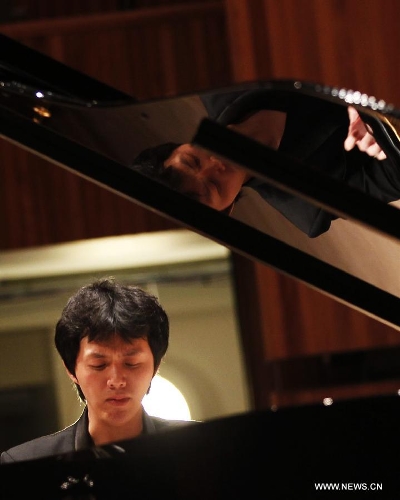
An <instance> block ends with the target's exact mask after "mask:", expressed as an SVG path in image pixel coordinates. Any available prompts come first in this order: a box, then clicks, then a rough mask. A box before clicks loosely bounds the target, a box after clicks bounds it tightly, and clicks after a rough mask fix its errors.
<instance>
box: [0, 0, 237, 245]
mask: <svg viewBox="0 0 400 500" xmlns="http://www.w3.org/2000/svg"><path fill="white" fill-rule="evenodd" d="M0 32H2V33H4V34H5V35H8V36H10V37H12V38H14V39H16V40H18V41H21V42H22V43H24V44H26V45H28V46H29V47H32V48H34V49H36V50H39V51H40V52H42V53H45V54H47V55H49V56H51V57H53V58H54V59H57V60H59V61H61V62H63V63H66V64H67V65H69V66H71V67H73V68H74V69H77V70H79V71H83V72H84V73H86V74H88V75H90V76H92V77H94V78H97V79H98V80H101V81H103V82H104V83H107V84H109V85H111V86H113V87H115V88H117V89H119V90H122V91H124V92H126V93H128V94H131V95H134V96H136V97H137V98H139V99H150V98H155V97H161V96H169V95H175V94H179V93H184V92H189V91H194V90H196V89H205V88H209V87H214V86H221V85H225V84H227V83H228V82H229V80H230V67H229V56H228V47H227V39H226V33H225V23H224V11H223V6H222V3H221V2H218V1H214V2H190V4H187V5H179V6H168V5H165V6H161V7H158V8H157V9H140V10H136V11H129V12H124V13H108V14H97V15H92V16H80V17H69V18H61V19H52V20H40V21H31V22H25V23H19V24H12V25H2V26H0ZM210 46H212V48H213V50H212V54H211V57H207V54H209V53H210V52H211V51H210V50H209V47H210ZM0 180H1V182H2V188H3V189H4V192H5V193H6V194H5V195H4V197H2V199H1V200H0V211H1V213H4V214H6V222H5V224H6V225H5V227H6V231H5V232H4V233H3V238H2V241H1V248H3V249H12V248H22V247H27V246H37V245H44V244H51V243H58V242H64V241H72V240H76V239H84V238H94V237H101V236H111V235H118V234H124V233H138V232H146V231H158V230H163V229H171V228H175V227H177V224H176V223H174V222H173V221H170V220H168V219H166V218H165V217H162V216H159V215H158V214H156V213H155V212H152V211H151V210H148V209H146V208H144V207H141V206H139V205H136V204H133V203H132V202H130V201H128V200H126V199H124V198H121V197H120V196H117V195H115V194H114V193H111V192H109V191H106V190H104V189H103V188H100V187H98V186H97V185H95V184H92V183H91V182H89V181H86V180H84V179H83V178H80V177H78V176H76V175H75V174H73V173H70V172H68V171H66V170H64V169H61V168H58V167H56V166H54V165H52V164H49V163H48V162H46V161H44V160H41V159H40V158H37V157H34V156H33V155H31V154H29V153H27V152H25V151H22V150H21V149H19V148H16V147H15V146H13V145H11V144H9V143H6V142H4V141H1V142H0Z"/></svg>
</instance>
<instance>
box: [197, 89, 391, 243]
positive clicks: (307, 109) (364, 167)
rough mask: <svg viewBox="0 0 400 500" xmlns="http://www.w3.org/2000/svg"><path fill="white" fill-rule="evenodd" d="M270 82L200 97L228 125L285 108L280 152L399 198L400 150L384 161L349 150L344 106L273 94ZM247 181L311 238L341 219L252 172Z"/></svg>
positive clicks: (388, 198)
mask: <svg viewBox="0 0 400 500" xmlns="http://www.w3.org/2000/svg"><path fill="white" fill-rule="evenodd" d="M268 87H269V85H268V83H266V84H263V83H262V82H261V83H256V84H253V86H252V88H251V89H250V90H245V91H243V90H239V91H234V92H226V93H224V92H219V93H208V94H203V95H202V96H201V100H202V102H203V104H204V106H205V108H206V110H207V113H208V115H209V117H210V118H211V119H213V120H215V121H216V122H218V123H220V124H221V125H225V126H227V125H229V124H233V123H238V122H240V121H242V120H243V119H245V117H246V116H248V115H249V114H251V113H255V112H257V111H259V110H262V109H271V110H278V111H284V112H285V113H287V118H286V125H285V131H284V134H283V137H282V141H281V144H280V147H279V151H280V152H282V153H283V154H285V155H286V156H288V157H293V158H295V159H296V160H300V161H302V162H304V163H305V164H306V165H307V166H310V167H312V168H315V169H318V170H319V171H320V172H323V173H325V174H327V175H328V176H329V177H332V178H334V179H336V180H340V181H343V182H344V183H346V184H347V185H348V186H351V187H353V188H357V189H359V190H361V191H362V192H364V193H367V194H369V195H371V196H373V197H374V198H377V199H379V200H381V201H383V202H385V203H389V202H391V201H394V200H398V199H399V198H400V155H399V152H398V151H397V149H396V148H395V147H392V148H390V151H385V152H386V153H387V156H388V158H387V159H386V160H376V159H375V158H372V157H370V156H369V155H368V154H366V153H363V152H361V151H359V149H358V148H357V147H356V148H354V149H353V150H352V151H349V152H347V151H345V149H344V140H345V138H346V137H347V131H348V126H349V119H348V114H347V107H346V106H342V105H340V104H336V103H333V102H330V101H325V100H323V99H318V98H315V97H311V96H307V95H292V94H285V93H279V92H275V91H274V92H273V93H270V92H269V91H268V90H269V89H268ZM382 139H385V137H382ZM381 145H382V144H381ZM267 168H268V165H266V169H267ZM246 186H247V187H250V188H252V189H254V190H256V191H257V192H258V193H259V194H260V195H261V197H262V198H263V199H264V200H265V201H266V202H267V203H268V204H270V205H271V206H272V207H274V208H275V209H276V210H278V211H279V212H280V213H281V214H282V215H284V216H285V217H286V218H287V219H288V220H289V221H290V222H292V223H293V224H294V225H295V226H296V227H298V228H299V229H300V230H301V231H303V232H304V233H306V234H307V235H308V236H309V237H315V236H319V235H320V234H322V233H324V232H325V231H327V230H328V229H329V227H330V225H331V221H332V220H334V219H336V218H337V217H336V215H334V214H331V213H329V212H327V211H326V210H323V209H321V208H320V207H318V206H317V205H314V204H312V203H309V202H307V201H305V200H304V199H302V198H300V197H297V196H294V195H292V194H289V193H287V192H285V191H282V190H280V189H278V188H276V187H274V186H272V185H271V184H267V183H266V182H264V181H263V180H262V179H261V180H260V179H257V178H255V177H254V178H252V179H251V180H250V181H249V182H248V183H246Z"/></svg>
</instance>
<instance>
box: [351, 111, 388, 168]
mask: <svg viewBox="0 0 400 500" xmlns="http://www.w3.org/2000/svg"><path fill="white" fill-rule="evenodd" d="M348 113H349V119H350V125H349V130H348V135H347V137H346V140H345V141H344V149H345V150H346V151H350V150H351V149H353V148H354V147H355V146H357V147H358V149H359V150H360V151H363V152H364V153H367V154H368V155H369V156H374V157H375V158H377V159H378V160H384V159H385V158H386V154H385V152H384V151H383V150H382V148H381V147H380V146H379V144H378V143H377V142H376V140H375V137H374V136H373V133H372V130H371V128H370V127H369V125H366V124H365V123H364V122H363V121H362V119H361V117H360V115H359V114H358V112H357V110H356V109H355V108H353V107H352V106H349V107H348Z"/></svg>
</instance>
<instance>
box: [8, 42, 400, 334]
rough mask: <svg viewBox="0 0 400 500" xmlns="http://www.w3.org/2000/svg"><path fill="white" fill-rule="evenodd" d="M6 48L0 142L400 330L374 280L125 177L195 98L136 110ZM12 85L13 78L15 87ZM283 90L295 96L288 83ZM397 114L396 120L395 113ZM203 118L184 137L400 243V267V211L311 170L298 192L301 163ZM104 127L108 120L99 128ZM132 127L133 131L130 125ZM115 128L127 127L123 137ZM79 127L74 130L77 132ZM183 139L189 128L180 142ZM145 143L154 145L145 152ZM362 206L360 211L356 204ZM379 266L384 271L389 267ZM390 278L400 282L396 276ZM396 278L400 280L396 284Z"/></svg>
mask: <svg viewBox="0 0 400 500" xmlns="http://www.w3.org/2000/svg"><path fill="white" fill-rule="evenodd" d="M0 47H1V48H2V52H1V53H2V54H3V55H2V57H1V61H2V62H1V66H0V68H1V75H2V78H1V79H2V81H3V83H4V82H5V84H6V85H3V92H2V93H1V95H0V134H1V135H2V136H3V137H4V138H6V139H7V140H11V141H14V142H15V143H17V144H19V145H20V146H21V147H25V148H28V149H29V150H31V151H32V152H34V153H35V154H39V155H41V156H44V157H46V158H47V159H48V160H49V161H50V162H53V163H54V164H55V168H58V167H63V168H66V169H68V170H70V171H72V172H74V173H76V174H78V175H82V176H84V177H85V178H87V179H89V180H91V181H93V182H95V183H98V184H100V185H101V186H103V187H104V188H106V189H110V190H112V191H113V192H115V193H117V194H119V195H121V196H124V197H126V198H128V199H130V200H132V201H133V202H135V203H139V204H141V205H143V206H145V207H147V208H149V209H151V210H154V211H155V212H157V213H159V214H161V215H163V216H165V217H168V218H171V219H172V220H174V221H176V222H178V223H180V224H182V225H183V226H185V227H187V228H190V229H192V230H194V231H196V232H198V233H200V234H202V235H204V236H207V237H209V238H211V239H213V240H215V241H217V242H218V243H221V244H223V245H225V246H227V247H228V248H231V249H232V250H234V251H236V252H238V253H241V254H243V255H245V256H247V257H250V258H252V259H255V260H257V261H259V262H262V263H265V264H267V265H269V266H272V267H273V268H274V269H276V270H278V271H281V272H283V273H285V274H287V275H289V276H292V277H294V278H296V279H299V280H301V281H302V282H304V283H307V284H308V285H311V286H313V287H315V288H316V289H318V290H320V291H322V292H323V293H326V294H328V295H330V296H332V297H334V298H336V299H338V300H340V301H343V302H344V303H346V304H348V305H350V306H352V307H355V308H357V309H359V310H361V311H363V312H365V313H367V314H369V315H371V316H373V317H375V318H377V319H379V320H381V321H384V322H386V323H388V324H390V325H392V326H394V327H395V328H400V315H399V313H398V311H399V310H400V293H396V292H393V290H392V289H390V288H386V287H385V286H384V284H382V283H381V282H380V281H379V280H378V283H375V282H374V281H369V280H368V279H366V276H365V275H361V276H360V275H357V274H353V273H352V271H351V270H349V269H347V268H346V267H344V268H341V267H340V266H338V265H336V262H335V261H333V262H330V261H329V260H324V259H321V258H320V257H319V256H318V255H313V254H312V253H308V252H306V251H304V250H303V249H302V248H299V247H297V246H296V244H293V243H292V242H291V241H290V242H286V241H285V240H280V239H279V238H277V237H275V236H274V235H273V234H268V233H266V232H263V231H261V230H259V229H257V228H256V227H253V226H251V225H250V224H247V223H244V222H242V221H240V220H236V219H234V218H232V217H229V216H227V215H225V214H223V213H220V212H218V211H216V210H213V209H210V208H209V207H207V206H205V205H202V204H200V203H198V202H196V201H194V200H192V199H190V198H188V197H187V196H184V195H182V194H181V193H179V192H176V191H173V190H172V189H170V188H168V187H166V186H164V185H162V184H160V183H158V182H156V181H154V180H153V179H151V178H149V177H146V176H144V175H141V174H139V173H137V172H136V171H133V170H131V169H129V168H127V165H128V163H129V161H130V160H131V159H132V158H133V156H134V155H135V154H137V152H138V151H140V150H141V148H143V147H145V146H148V145H149V144H150V145H151V141H152V140H155V139H153V138H152V137H150V136H151V135H152V134H154V135H156V136H157V137H156V139H157V141H160V142H163V140H173V139H174V138H175V136H174V133H175V131H174V130H173V127H171V126H170V127H165V120H164V122H163V123H161V125H159V124H157V123H155V122H156V120H155V119H154V117H155V111H154V110H161V111H163V110H165V109H167V111H168V110H171V109H172V107H175V106H176V105H177V103H179V106H182V109H181V111H182V110H183V111H182V112H185V110H187V109H190V110H191V109H192V101H190V99H191V96H182V99H181V98H179V99H178V98H177V99H173V98H171V99H163V100H159V101H156V100H154V101H150V102H148V103H137V102H136V100H135V99H133V98H130V97H129V96H126V95H125V94H122V93H120V92H118V91H116V90H114V89H112V88H109V87H107V86H106V85H103V84H101V83H100V82H96V81H94V80H93V79H91V78H89V77H86V76H85V75H82V74H81V73H79V72H76V71H74V70H72V69H70V68H68V67H66V66H64V65H60V63H57V62H55V61H53V60H52V59H50V58H48V57H45V56H43V55H41V54H38V53H36V52H35V51H32V50H31V49H27V48H26V47H24V46H22V45H21V44H18V43H17V42H14V41H12V40H10V39H8V38H7V37H5V36H0ZM12 75H14V77H13V78H12V79H11V80H10V78H11V76H12ZM289 83H290V82H289ZM262 84H263V85H264V86H265V87H267V88H268V89H270V90H271V92H272V93H273V92H274V91H275V90H278V91H281V90H282V86H281V83H280V82H264V83H262ZM38 85H40V88H38ZM252 85H254V86H257V85H259V82H254V83H253V84H248V85H240V86H234V87H232V88H231V89H228V90H239V89H243V88H252ZM284 85H286V87H285V88H287V83H285V84H284ZM19 87H20V88H19ZM35 90H40V91H42V92H43V94H44V98H43V97H41V98H38V97H37V95H36V93H35ZM224 90H226V89H224ZM185 99H186V100H185ZM38 103H39V104H40V105H43V106H44V107H47V108H48V109H49V110H50V111H51V113H52V118H51V122H49V121H48V122H46V118H43V119H42V118H40V117H39V119H37V118H38V117H37V115H36V114H35V113H36V112H33V108H34V107H37V105H38ZM182 103H183V104H182ZM161 111H160V112H161ZM389 111H390V110H389ZM392 112H393V114H394V115H396V110H394V111H393V110H392ZM196 113H197V111H196ZM196 113H194V114H193V116H194V117H195V118H196V120H197V122H196V121H195V120H193V121H192V122H191V123H190V127H188V130H185V131H184V132H185V133H186V135H187V136H189V140H190V138H191V139H192V140H194V141H195V142H197V143H199V144H201V145H204V146H205V147H207V148H210V149H214V150H216V151H217V152H220V153H221V154H226V155H228V156H229V155H231V156H232V157H233V158H235V159H237V161H238V162H239V163H240V164H242V165H244V166H245V167H246V168H249V169H250V170H251V171H255V172H256V173H257V174H258V175H259V176H260V177H263V178H265V179H266V180H267V181H268V182H270V183H271V184H272V185H274V183H275V185H277V186H278V187H280V188H281V189H284V190H287V191H288V192H292V193H296V194H298V195H299V196H301V197H304V198H305V199H308V200H311V201H312V202H313V203H314V204H316V205H318V206H322V207H324V208H328V209H329V210H330V211H331V212H332V213H334V214H338V215H340V216H346V217H347V218H348V219H349V220H352V221H356V222H361V223H362V224H363V225H365V226H366V227H368V228H370V229H372V230H373V231H376V230H378V231H377V232H378V233H380V234H383V235H384V236H385V237H387V238H388V239H389V240H390V242H391V243H393V241H394V242H395V245H396V246H394V248H395V250H394V251H395V252H396V255H398V256H399V257H400V252H399V253H398V254H397V250H398V247H397V243H399V245H400V241H399V238H400V229H399V228H400V211H398V209H396V208H394V207H392V206H388V205H386V204H385V203H382V202H380V201H378V200H375V199H372V198H369V197H367V196H365V195H363V193H358V192H355V191H354V190H352V189H350V188H347V187H346V186H338V184H337V183H335V181H333V180H332V179H329V178H326V177H324V176H315V171H311V170H309V166H308V165H302V169H303V170H302V172H303V174H304V176H302V178H301V179H300V180H301V182H299V178H298V177H296V175H293V171H294V168H296V167H297V165H298V162H295V161H293V160H290V159H288V158H287V157H283V156H282V155H280V154H279V153H277V152H276V151H273V150H271V149H269V148H266V147H262V146H258V145H254V144H253V145H252V144H249V142H248V141H246V140H245V138H241V139H240V142H239V140H238V142H236V139H237V138H236V137H235V136H234V135H233V136H232V134H229V132H230V131H227V130H225V129H223V127H221V126H219V125H217V124H215V123H212V122H211V123H207V120H205V121H204V122H203V123H202V125H201V126H200V127H198V124H199V120H198V117H200V118H204V115H202V114H201V113H200V114H199V116H197V115H196ZM131 116H133V117H134V120H133V119H132V118H131ZM104 117H106V118H107V119H102V120H100V119H99V118H104ZM127 117H128V118H127ZM180 117H181V115H178V114H177V115H176V116H175V118H176V123H179V118H180ZM35 119H36V121H35ZM128 119H129V120H130V121H129V122H127V121H126V120H128ZM115 120H116V121H115ZM167 122H168V120H167ZM49 123H50V125H49ZM115 123H117V124H119V125H121V126H120V127H115ZM71 124H74V125H75V126H70V125H71ZM103 124H105V125H103ZM149 124H150V125H149ZM196 124H197V125H196ZM128 125H129V126H128ZM107 127H108V128H107ZM166 128H167V129H168V130H166ZM183 129H184V127H183V126H182V125H181V131H180V132H182V130H183ZM83 130H86V131H89V134H88V135H87V137H84V136H85V134H84V133H82V131H83ZM133 130H134V133H132V131H133ZM74 134H75V135H74ZM165 134H166V138H165V137H164V135H165ZM82 137H84V140H83V139H82ZM232 137H233V138H234V139H235V140H234V141H233V143H232V145H233V148H232V151H229V145H230V141H231V138H232ZM128 139H129V140H128ZM216 139H217V140H216ZM185 140H187V137H185ZM143 141H147V142H148V143H147V144H144V143H143ZM213 141H214V142H213ZM127 143H129V148H131V149H129V148H127V149H126V150H122V149H121V144H127ZM236 146H239V148H238V147H236ZM227 148H228V149H227ZM241 148H244V149H242V150H246V152H247V157H248V159H249V160H248V161H247V160H244V159H243V156H241V155H240V150H241ZM260 155H262V156H263V157H264V158H266V159H267V160H268V162H269V164H270V165H271V170H270V171H269V172H268V177H267V176H266V175H265V173H263V172H260V169H259V167H258V164H257V157H259V156H260ZM272 167H273V168H272ZM310 176H313V177H312V178H313V184H312V189H311V190H310V189H308V187H309V186H307V184H305V183H304V179H307V178H308V179H309V178H311V177H310ZM355 199H356V200H357V203H354V200H355ZM396 255H395V257H396ZM381 260H382V261H383V263H384V260H385V259H384V258H383V259H381ZM381 264H382V263H381ZM364 267H365V266H364ZM390 272H391V274H393V273H392V270H391V271H390ZM397 272H398V271H397ZM396 276H397V274H396V275H395V279H396ZM383 281H384V280H383ZM395 289H396V284H395Z"/></svg>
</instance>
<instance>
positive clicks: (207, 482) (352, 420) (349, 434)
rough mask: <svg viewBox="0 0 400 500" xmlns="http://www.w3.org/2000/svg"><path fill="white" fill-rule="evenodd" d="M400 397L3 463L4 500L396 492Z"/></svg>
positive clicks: (260, 415)
mask: <svg viewBox="0 0 400 500" xmlns="http://www.w3.org/2000/svg"><path fill="white" fill-rule="evenodd" d="M399 410H400V398H399V396H397V395H396V396H376V397H372V398H360V399H352V400H350V401H338V402H333V404H331V405H329V404H327V405H323V404H318V405H315V404H313V405H306V406H302V407H297V408H282V409H278V410H277V411H272V410H270V411H264V412H253V413H248V414H245V415H237V416H230V417H225V418H221V419H215V420H211V421H208V422H205V423H199V424H195V425H190V426H187V427H179V428H176V429H172V430H169V431H166V432H164V433H160V434H158V435H157V436H155V435H153V436H151V435H150V436H142V437H139V438H136V439H133V440H130V441H121V442H119V443H116V444H114V445H106V446H103V447H101V448H98V449H94V450H85V451H80V452H75V453H71V454H65V455H58V456H55V457H51V458H43V459H38V460H34V461H26V462H18V463H14V464H4V465H2V466H1V467H0V488H1V489H2V499H4V500H14V499H15V500H16V499H18V500H19V499H21V498H27V499H28V498H40V499H42V500H50V499H52V500H55V499H59V498H60V499H62V498H65V499H66V498H68V499H72V498H77V499H78V498H79V499H83V498H87V499H89V498H90V499H97V500H103V499H104V500H105V499H107V500H111V499H112V500H117V499H118V500H119V499H121V500H122V499H124V500H125V499H131V498H132V499H133V498H140V499H152V500H153V499H159V498H171V499H172V498H174V499H176V500H181V499H182V500H183V499H185V500H186V499H196V500H197V499H199V500H200V499H201V500H203V499H204V498H207V499H226V500H228V499H232V498H233V499H242V498H271V499H272V500H276V499H284V500H287V499H290V498H302V499H314V498H315V499H318V498H342V497H344V496H346V495H347V496H349V497H351V498H374V499H390V500H393V499H394V498H397V496H398V491H399V488H400V477H399V474H398V463H399V459H400V435H399V432H398V415H399Z"/></svg>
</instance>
